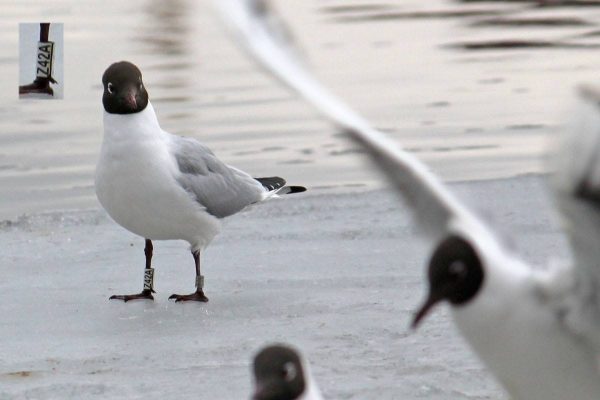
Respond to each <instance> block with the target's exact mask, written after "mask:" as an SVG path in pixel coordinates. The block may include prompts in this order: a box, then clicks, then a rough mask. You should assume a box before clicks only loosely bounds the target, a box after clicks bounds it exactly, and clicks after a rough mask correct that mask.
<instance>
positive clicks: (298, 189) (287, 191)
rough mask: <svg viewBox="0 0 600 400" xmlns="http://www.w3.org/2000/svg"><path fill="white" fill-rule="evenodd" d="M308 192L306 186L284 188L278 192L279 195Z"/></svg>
mask: <svg viewBox="0 0 600 400" xmlns="http://www.w3.org/2000/svg"><path fill="white" fill-rule="evenodd" d="M302 192H306V188H305V187H304V186H284V187H282V188H281V189H279V190H278V191H277V194H278V195H284V194H292V193H302Z"/></svg>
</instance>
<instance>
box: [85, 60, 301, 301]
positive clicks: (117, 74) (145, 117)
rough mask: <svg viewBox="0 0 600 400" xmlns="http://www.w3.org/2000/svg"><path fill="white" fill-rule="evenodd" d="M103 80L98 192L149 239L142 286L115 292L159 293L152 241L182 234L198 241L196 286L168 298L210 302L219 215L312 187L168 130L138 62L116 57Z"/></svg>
mask: <svg viewBox="0 0 600 400" xmlns="http://www.w3.org/2000/svg"><path fill="white" fill-rule="evenodd" d="M102 84H103V86H104V94H103V96H102V103H103V105H104V140H103V142H102V149H101V151H100V159H99V161H98V166H97V168H96V194H97V196H98V200H99V201H100V203H101V204H102V206H103V207H104V209H105V210H106V211H107V212H108V214H109V215H110V216H111V217H112V219H114V220H115V221H116V222H117V223H118V224H120V225H121V226H123V227H124V228H126V229H127V230H129V231H131V232H133V233H135V234H137V235H140V236H141V237H143V238H145V239H146V246H145V249H144V253H145V255H146V268H145V270H144V288H143V290H142V292H141V293H138V294H132V295H116V296H112V297H111V299H119V300H124V301H128V300H134V299H153V296H152V293H153V292H154V290H153V276H154V270H153V268H152V266H151V260H152V251H153V246H152V240H173V239H180V240H185V241H187V242H189V243H190V246H191V252H192V255H193V257H194V263H195V267H196V290H195V292H193V293H192V294H189V295H178V294H174V295H172V296H171V297H169V299H174V300H176V301H187V300H195V301H208V299H207V297H206V296H205V295H204V291H203V286H204V277H203V276H202V274H201V272H200V252H201V251H202V250H203V249H204V248H205V247H206V246H207V245H208V244H209V243H210V242H211V241H212V239H213V238H214V237H215V235H216V234H217V233H218V232H219V230H220V227H221V222H220V220H221V219H222V218H224V217H227V216H229V215H232V214H235V213H237V212H238V211H241V210H243V209H244V208H246V207H247V206H249V205H251V204H254V203H258V202H261V201H263V200H265V199H268V198H270V197H273V196H277V195H281V194H288V193H296V192H302V191H304V190H306V189H305V188H303V187H300V186H284V185H285V180H283V179H282V178H279V177H270V178H256V179H255V178H253V177H251V176H250V175H248V174H247V173H245V172H243V171H240V170H239V169H236V168H234V167H231V166H229V165H227V164H225V163H223V162H222V161H220V160H219V159H218V158H217V157H216V156H215V155H214V154H213V152H212V151H211V150H210V149H209V148H207V147H206V146H204V145H202V144H200V143H199V142H198V141H196V140H195V139H192V138H186V137H181V136H175V135H172V134H170V133H168V132H166V131H164V130H162V129H161V127H160V125H159V123H158V119H157V118H156V114H155V113H154V108H153V107H152V104H151V103H150V101H149V100H148V92H147V91H146V87H145V86H144V82H143V80H142V73H141V72H140V70H139V69H138V68H137V67H136V66H135V65H134V64H132V63H130V62H126V61H122V62H118V63H114V64H112V65H111V66H110V67H108V69H107V70H106V71H105V72H104V75H103V76H102Z"/></svg>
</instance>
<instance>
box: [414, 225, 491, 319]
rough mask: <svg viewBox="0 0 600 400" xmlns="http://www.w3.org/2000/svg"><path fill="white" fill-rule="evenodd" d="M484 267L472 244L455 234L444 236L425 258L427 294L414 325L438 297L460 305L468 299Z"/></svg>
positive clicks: (480, 279)
mask: <svg viewBox="0 0 600 400" xmlns="http://www.w3.org/2000/svg"><path fill="white" fill-rule="evenodd" d="M483 279H484V271H483V266H482V263H481V260H480V258H479V256H478V255H477V252H476V251H475V249H474V248H473V246H472V245H471V244H470V243H469V242H468V241H466V240H465V239H463V238H461V237H459V236H450V237H448V238H446V239H444V240H443V241H442V242H441V243H440V244H439V245H438V247H437V248H436V250H435V252H434V253H433V255H432V257H431V260H430V261H429V273H428V280H429V295H428V296H427V300H425V302H424V303H423V305H422V306H421V307H420V309H419V311H418V312H417V313H416V314H415V317H414V319H413V323H412V327H413V328H416V327H417V326H418V325H419V322H420V321H421V320H422V319H423V318H424V317H425V316H426V315H427V313H428V312H429V311H430V310H431V309H432V308H433V306H435V305H436V304H437V303H439V302H441V301H448V302H449V303H450V304H452V305H453V306H461V305H464V304H466V303H468V302H469V301H470V300H472V299H473V298H474V297H475V295H476V294H477V293H478V292H479V289H480V288H481V286H482V285H483Z"/></svg>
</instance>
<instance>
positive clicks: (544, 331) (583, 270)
mask: <svg viewBox="0 0 600 400" xmlns="http://www.w3.org/2000/svg"><path fill="white" fill-rule="evenodd" d="M256 1H257V0H254V1H250V0H219V1H218V2H216V4H217V6H218V7H219V8H220V9H221V11H222V15H223V18H224V20H225V21H226V22H227V24H228V25H229V27H230V29H231V31H232V32H233V33H234V35H235V36H236V39H237V41H238V42H239V43H240V44H241V45H242V46H243V47H244V48H245V49H246V50H247V51H248V52H249V53H250V54H251V55H252V56H253V57H254V58H255V59H256V60H257V61H259V62H260V63H261V64H262V65H263V66H264V67H265V68H266V69H267V70H269V71H270V72H271V73H273V74H274V75H275V76H276V77H278V78H279V79H280V80H281V81H282V82H284V83H285V84H287V85H288V86H290V87H291V88H293V89H294V90H296V91H297V92H298V93H300V94H301V95H302V96H303V97H304V98H306V99H307V100H308V101H309V102H310V103H312V104H313V105H314V106H315V107H316V109H317V110H318V111H319V112H320V113H322V114H323V115H324V116H326V117H327V118H329V119H330V120H332V121H333V122H334V123H335V124H336V125H337V126H339V127H340V128H341V129H343V130H344V131H345V132H347V133H348V135H349V136H350V137H351V138H352V139H353V140H354V141H356V142H357V143H359V144H360V145H362V146H363V147H364V148H365V149H366V150H367V152H368V153H369V154H370V156H371V158H372V160H373V162H374V164H375V165H376V166H377V167H378V168H379V169H380V170H381V171H382V172H383V173H384V174H385V176H386V177H387V178H388V180H389V182H390V183H391V184H392V186H393V187H394V188H395V189H396V190H397V192H398V193H399V194H400V195H401V196H402V197H403V198H404V200H405V201H406V203H407V204H408V206H409V207H410V208H411V209H412V210H413V212H414V214H415V217H416V219H417V220H418V222H419V223H420V225H421V226H422V228H424V231H425V233H426V234H427V235H428V237H429V239H430V240H431V241H432V243H433V244H434V246H435V249H434V251H433V254H432V256H431V259H430V261H429V270H428V281H429V295H428V296H427V299H426V300H425V302H424V304H423V305H422V307H421V308H420V309H419V311H418V312H417V313H416V315H415V318H414V320H413V327H416V326H417V325H418V324H419V323H420V322H421V321H422V319H423V318H424V317H425V315H426V314H427V313H428V312H429V311H430V310H431V308H432V307H433V306H434V305H435V304H437V303H439V302H442V301H446V302H448V303H449V304H450V306H451V307H450V308H451V314H452V316H453V318H454V321H455V322H456V325H457V326H458V328H459V330H460V331H461V333H462V334H463V336H464V337H465V338H466V339H467V340H468V342H469V344H470V345H471V347H472V348H473V349H474V350H475V352H476V353H477V354H478V355H479V357H480V358H481V360H482V361H483V362H484V363H485V364H486V365H487V366H488V368H489V369H490V371H491V372H492V373H493V374H494V375H495V377H496V378H497V379H498V380H499V381H500V382H501V383H502V385H503V386H504V388H505V389H506V391H507V392H508V393H509V394H510V395H511V397H512V398H514V399H517V400H564V399H578V400H598V399H600V374H599V369H598V368H599V366H598V364H599V358H600V357H599V353H600V246H599V243H600V110H599V107H600V106H599V105H600V92H598V91H596V90H594V89H592V88H584V89H582V90H581V91H580V94H581V96H580V97H581V99H582V104H581V106H580V108H579V110H580V114H581V115H580V118H579V119H578V122H577V125H575V126H574V127H573V129H571V130H570V131H569V132H570V134H571V136H570V141H569V142H568V143H571V145H566V146H563V149H562V151H563V154H562V163H561V164H560V167H559V169H558V173H557V175H556V179H555V181H556V185H555V187H554V194H555V196H556V199H557V201H558V203H559V205H560V208H561V210H562V211H563V213H564V216H565V217H566V218H567V219H568V225H567V229H566V232H567V234H568V235H569V238H570V241H571V244H572V248H573V253H574V254H575V263H574V264H573V265H570V266H558V265H554V266H549V267H548V268H547V269H545V270H539V269H534V268H532V267H531V266H529V265H526V264H525V263H524V262H523V261H521V260H520V259H519V258H518V257H517V256H516V255H514V254H512V252H511V251H510V250H508V249H507V247H506V246H505V245H504V244H503V243H501V242H500V240H499V239H498V237H497V236H496V235H495V234H494V232H492V231H491V230H490V229H489V228H488V226H487V225H486V224H485V223H484V222H483V221H482V220H481V219H480V218H478V217H477V216H476V215H474V214H473V213H472V212H471V211H470V210H469V209H468V208H467V207H465V206H464V205H463V204H462V203H460V202H459V201H458V200H457V199H456V198H455V196H454V195H453V194H452V193H451V192H450V191H449V190H448V189H447V187H446V186H445V185H444V184H443V183H441V181H440V180H439V179H438V178H437V177H436V176H434V175H433V174H432V173H431V172H430V171H429V170H428V169H427V168H426V167H425V165H424V164H422V163H421V162H420V161H419V160H418V159H417V158H415V157H414V156H412V155H411V154H409V153H406V152H405V151H403V150H402V149H400V148H399V147H398V146H397V144H396V143H395V142H393V141H392V140H390V139H388V138H387V137H386V136H385V135H384V134H383V133H381V132H379V131H377V130H375V129H374V128H372V127H371V125H370V124H369V123H368V121H366V120H365V119H364V118H363V117H361V116H360V115H358V114H357V113H356V112H354V111H353V110H352V109H350V108H349V107H347V106H346V105H345V104H344V103H343V102H342V101H340V100H339V99H338V98H336V97H335V96H334V95H333V94H331V93H330V92H329V91H327V90H326V89H325V88H323V87H322V86H321V85H320V84H319V83H318V82H317V81H316V80H315V79H314V78H313V77H312V76H311V75H310V74H309V73H308V72H307V71H306V70H305V69H303V68H302V66H301V65H300V64H299V63H297V62H296V60H295V59H294V53H293V51H290V50H289V49H288V47H287V46H286V44H285V43H284V42H282V41H281V40H279V39H272V38H271V35H270V28H269V27H265V26H264V22H265V21H266V20H265V18H264V17H263V15H262V14H257V13H254V12H253V9H254V7H253V6H252V5H251V4H252V3H255V2H256Z"/></svg>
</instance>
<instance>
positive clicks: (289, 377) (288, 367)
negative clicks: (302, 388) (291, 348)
mask: <svg viewBox="0 0 600 400" xmlns="http://www.w3.org/2000/svg"><path fill="white" fill-rule="evenodd" d="M282 374H283V378H284V379H285V380H286V381H288V382H290V381H293V380H294V378H295V377H296V374H297V372H296V366H295V365H294V364H293V363H291V362H287V363H285V364H283V369H282Z"/></svg>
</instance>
